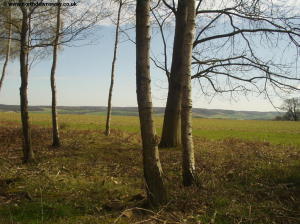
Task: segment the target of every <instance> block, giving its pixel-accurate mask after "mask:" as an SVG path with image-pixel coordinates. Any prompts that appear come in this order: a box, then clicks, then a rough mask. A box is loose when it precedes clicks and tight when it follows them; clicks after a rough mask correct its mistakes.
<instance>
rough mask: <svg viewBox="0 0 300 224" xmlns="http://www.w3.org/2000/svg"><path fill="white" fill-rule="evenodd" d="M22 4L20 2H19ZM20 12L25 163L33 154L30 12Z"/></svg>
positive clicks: (21, 7)
mask: <svg viewBox="0 0 300 224" xmlns="http://www.w3.org/2000/svg"><path fill="white" fill-rule="evenodd" d="M19 2H20V3H22V1H19ZM20 9H21V12H22V27H21V32H20V74H21V87H20V99H21V100H20V107H21V120H22V129H23V154H24V158H23V161H24V162H25V163H27V162H32V161H33V160H34V153H33V150H32V146H31V134H30V122H29V114H28V96H27V89H28V73H29V72H28V70H29V65H28V58H29V50H30V49H29V30H30V22H31V15H32V11H31V10H29V9H28V8H26V7H25V6H20Z"/></svg>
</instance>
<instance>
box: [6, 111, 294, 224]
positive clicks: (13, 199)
mask: <svg viewBox="0 0 300 224" xmlns="http://www.w3.org/2000/svg"><path fill="white" fill-rule="evenodd" d="M31 115H32V116H31V121H32V124H33V127H32V138H33V148H34V150H35V153H36V156H37V161H36V162H35V163H33V164H30V165H24V164H22V163H21V157H22V138H21V131H20V118H19V117H20V115H19V114H17V113H0V170H1V173H0V223H1V224H2V223H3V224H42V223H43V224H54V223H55V224H101V223H104V224H106V223H115V224H134V223H136V224H138V223H148V224H150V223H152V224H154V223H157V224H159V223H161V224H162V223H166V224H171V223H172V224H175V223H177V224H179V223H182V224H184V223H186V224H189V223H191V224H200V223H201V224H238V223H247V224H256V223H263V224H270V223H272V224H273V223H274V224H299V223H300V150H299V147H300V122H298V123H296V122H277V121H276V122H275V121H237V120H235V121H232V120H218V119H194V136H195V138H194V140H195V157H196V169H197V175H198V177H199V180H200V183H199V184H198V185H197V186H193V187H189V188H184V187H182V186H181V184H180V182H181V163H180V160H181V151H180V149H179V148H178V149H163V150H160V156H161V161H162V166H163V170H164V174H165V182H166V185H167V188H168V192H169V199H170V200H169V203H168V204H167V205H166V206H164V207H162V208H160V209H158V210H151V209H149V208H147V207H146V206H145V195H144V185H143V178H142V176H143V172H142V158H141V142H140V137H139V134H138V132H139V126H138V118H137V117H132V116H128V117H124V116H123V117H118V116H113V117H112V128H113V130H112V134H111V136H110V137H105V136H103V134H102V133H103V129H104V122H105V117H104V116H96V115H60V116H59V121H60V126H61V138H62V143H63V144H62V147H60V148H52V147H50V145H51V129H50V115H49V114H31ZM155 122H156V125H157V128H158V131H160V129H161V128H160V127H161V123H162V118H161V117H155Z"/></svg>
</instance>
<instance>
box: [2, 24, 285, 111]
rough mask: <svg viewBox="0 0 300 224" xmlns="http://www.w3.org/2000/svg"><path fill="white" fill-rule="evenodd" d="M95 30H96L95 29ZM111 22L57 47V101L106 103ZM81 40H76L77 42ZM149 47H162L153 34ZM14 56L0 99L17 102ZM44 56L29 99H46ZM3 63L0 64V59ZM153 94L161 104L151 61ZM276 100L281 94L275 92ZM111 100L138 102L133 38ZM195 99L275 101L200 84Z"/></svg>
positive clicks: (250, 103)
mask: <svg viewBox="0 0 300 224" xmlns="http://www.w3.org/2000/svg"><path fill="white" fill-rule="evenodd" d="M97 35H98V34H97ZM113 42H114V28H113V27H111V26H105V27H103V28H102V29H101V30H100V31H99V37H98V41H97V43H94V44H93V45H85V46H81V47H64V49H63V51H61V52H60V53H59V57H58V67H57V91H58V105H60V106H106V105H107V97H108V89H109V83H110V70H111V60H112V53H113V52H112V48H113ZM77 45H80V43H77ZM152 47H153V51H157V50H160V49H161V45H160V44H159V41H158V39H156V37H154V38H153V40H152ZM18 63H19V62H18V60H15V61H14V62H11V63H10V64H9V65H8V66H9V67H8V74H7V77H6V79H5V81H4V85H3V89H2V91H1V93H0V104H19V87H20V75H19V65H18ZM51 63H52V59H51V57H48V58H46V59H44V60H42V61H40V62H39V63H37V64H35V65H34V66H33V67H32V69H31V71H30V77H29V89H28V93H29V104H30V105H50V102H51V96H50V78H49V77H50V69H51ZM1 66H2V64H1ZM151 75H152V97H153V105H154V106H165V101H166V96H167V80H166V78H165V75H164V74H163V73H162V72H161V71H159V70H158V69H156V68H154V66H152V72H151ZM274 103H275V104H276V105H277V106H280V104H281V100H280V99H277V98H274ZM112 104H113V106H137V103H136V87H135V48H134V45H133V44H132V43H131V42H122V43H121V45H120V48H119V54H118V60H117V65H116V81H115V86H114V93H113V103H112ZM193 104H194V107H197V108H216V109H233V110H255V111H273V110H274V108H273V106H272V105H271V104H270V103H269V101H268V100H267V99H264V97H262V96H259V97H258V96H256V95H249V96H248V97H247V98H246V97H243V96H241V97H239V98H238V99H236V100H232V99H231V100H230V99H229V98H228V97H227V98H225V97H222V96H218V97H215V98H213V99H212V98H210V97H204V96H203V95H202V93H201V92H200V91H199V90H198V88H196V87H195V88H194V89H193Z"/></svg>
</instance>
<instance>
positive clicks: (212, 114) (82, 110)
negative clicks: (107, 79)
mask: <svg viewBox="0 0 300 224" xmlns="http://www.w3.org/2000/svg"><path fill="white" fill-rule="evenodd" d="M29 110H30V111H31V112H34V113H49V112H50V110H51V107H50V106H30V107H29ZM153 110H154V114H155V115H158V116H160V115H162V114H163V113H164V108H163V107H155V108H154V109H153ZM0 111H2V112H6V111H13V112H19V111H20V107H19V106H18V105H4V104H0ZM58 112H59V113H61V114H106V107H95V106H76V107H75V106H59V107H58ZM112 114H113V115H125V116H137V115H138V110H137V107H113V109H112ZM278 115H280V113H278V112H273V111H270V112H258V111H235V110H221V109H203V108H194V109H193V116H194V117H203V118H219V119H238V120H272V119H274V118H275V117H276V116H278Z"/></svg>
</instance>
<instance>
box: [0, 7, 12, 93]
mask: <svg viewBox="0 0 300 224" xmlns="http://www.w3.org/2000/svg"><path fill="white" fill-rule="evenodd" d="M8 10H9V27H8V40H7V49H6V53H5V61H4V64H3V68H2V75H1V79H0V91H1V89H2V85H3V81H4V78H5V75H6V67H7V64H8V61H9V56H10V45H11V35H12V21H11V9H8Z"/></svg>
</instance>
